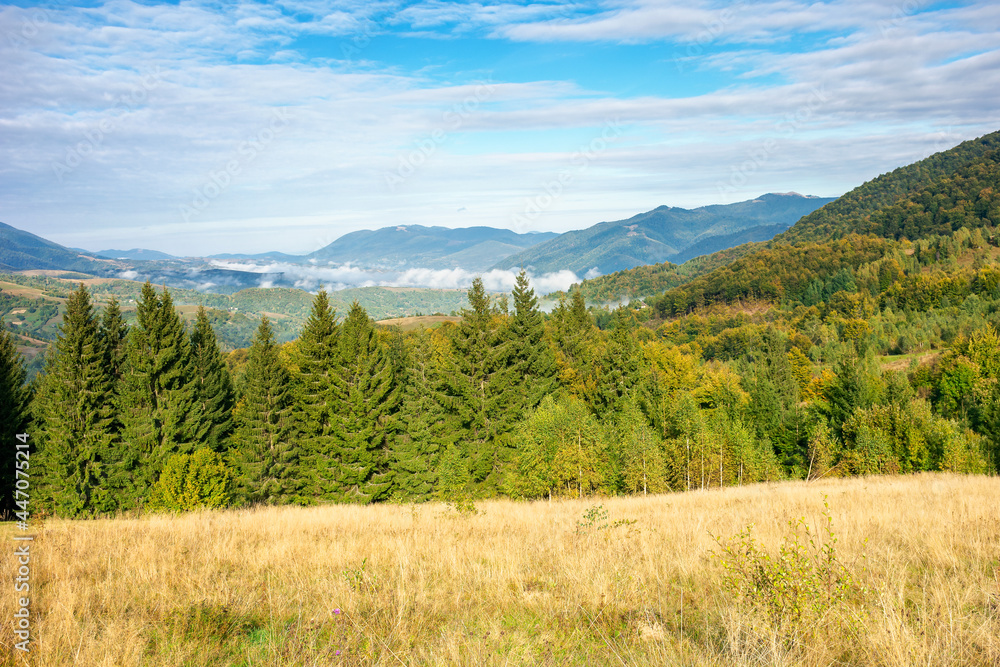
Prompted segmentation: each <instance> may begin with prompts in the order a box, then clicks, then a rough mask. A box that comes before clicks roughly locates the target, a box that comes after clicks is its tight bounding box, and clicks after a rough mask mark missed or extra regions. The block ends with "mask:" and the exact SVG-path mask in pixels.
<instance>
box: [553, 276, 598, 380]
mask: <svg viewBox="0 0 1000 667" xmlns="http://www.w3.org/2000/svg"><path fill="white" fill-rule="evenodd" d="M570 298H571V301H570V302H569V303H567V302H566V300H565V298H561V299H560V300H559V304H558V305H557V306H556V308H555V309H554V310H553V311H552V317H551V329H550V337H551V340H552V342H553V344H554V347H555V350H556V351H555V359H556V367H557V369H558V370H557V373H558V379H559V383H560V384H561V385H562V386H564V387H566V388H567V389H568V390H569V391H570V392H571V393H572V394H574V395H576V396H581V397H582V396H584V395H585V394H586V392H587V391H588V384H587V383H588V381H590V380H591V375H592V368H593V365H594V360H595V358H596V357H598V356H599V354H600V345H599V334H598V331H597V327H596V326H594V319H593V318H592V317H591V315H590V313H589V312H588V311H587V304H586V302H585V300H584V297H583V292H582V291H580V290H574V291H573V292H572V295H571V297H570Z"/></svg>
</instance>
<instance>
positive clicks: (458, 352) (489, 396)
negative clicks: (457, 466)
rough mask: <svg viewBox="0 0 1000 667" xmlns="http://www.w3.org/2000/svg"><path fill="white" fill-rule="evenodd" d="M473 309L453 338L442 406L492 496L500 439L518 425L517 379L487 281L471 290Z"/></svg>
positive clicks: (473, 473) (478, 479)
mask: <svg viewBox="0 0 1000 667" xmlns="http://www.w3.org/2000/svg"><path fill="white" fill-rule="evenodd" d="M468 299H469V305H470V306H471V307H470V308H467V309H464V310H463V311H462V322H461V323H460V324H459V325H458V327H456V328H455V331H454V334H453V336H452V338H451V343H452V354H451V355H449V356H448V357H447V360H448V365H447V367H446V368H445V369H444V373H443V375H442V379H443V391H442V397H441V404H442V405H444V406H446V407H447V409H448V410H449V412H450V413H451V414H452V415H453V416H454V417H455V420H456V422H457V426H458V428H459V429H460V433H461V435H460V438H459V446H460V448H461V450H462V454H463V457H464V458H465V459H466V460H467V461H469V472H470V474H471V476H472V479H473V481H475V482H476V483H483V482H486V480H487V478H490V479H491V481H490V482H488V483H487V484H486V487H487V489H486V492H487V493H489V492H491V491H492V489H493V488H494V487H495V486H497V485H498V484H499V481H500V480H499V479H498V477H497V476H498V475H499V474H501V467H502V460H501V459H502V452H501V450H500V447H499V445H500V443H499V442H498V439H499V438H500V437H501V436H503V435H504V434H505V433H507V432H508V431H510V429H511V428H513V426H514V424H515V423H516V422H517V410H516V407H515V406H516V398H515V396H516V389H515V385H516V378H515V376H514V371H513V366H511V365H510V360H511V357H512V351H513V343H512V341H511V340H510V338H509V337H508V332H507V327H506V326H504V323H503V317H502V316H500V315H496V314H495V313H493V311H492V309H491V308H490V298H489V296H488V295H487V294H486V290H485V289H484V287H483V281H482V280H481V279H480V278H476V279H475V280H473V282H472V287H471V288H470V289H469V295H468Z"/></svg>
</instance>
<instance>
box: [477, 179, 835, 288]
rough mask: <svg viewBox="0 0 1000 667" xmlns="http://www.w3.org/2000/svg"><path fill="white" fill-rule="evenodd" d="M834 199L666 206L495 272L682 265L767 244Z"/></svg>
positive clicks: (557, 243) (574, 235)
mask: <svg viewBox="0 0 1000 667" xmlns="http://www.w3.org/2000/svg"><path fill="white" fill-rule="evenodd" d="M834 199H835V198H834V197H814V196H807V195H800V194H798V193H794V192H791V193H784V194H777V193H769V194H765V195H761V196H760V197H758V198H756V199H750V200H747V201H743V202H737V203H734V204H714V205H711V206H702V207H700V208H695V209H685V208H679V207H671V206H660V207H658V208H655V209H653V210H652V211H648V212H646V213H640V214H639V215H636V216H633V217H631V218H628V219H627V220H616V221H613V222H602V223H598V224H596V225H594V226H592V227H588V228H587V229H581V230H577V231H571V232H566V233H565V234H561V235H560V236H558V237H557V238H555V239H552V240H551V241H547V242H546V243H541V244H538V245H536V246H534V247H532V248H530V249H528V250H525V251H522V252H519V253H517V254H514V255H511V256H509V257H506V258H504V259H502V260H500V261H499V262H497V263H496V264H495V265H494V267H493V268H496V269H515V268H518V267H524V268H526V269H529V270H531V271H534V272H535V273H548V272H551V271H559V270H562V269H569V270H570V271H573V272H574V273H577V274H580V275H582V274H585V273H587V272H588V271H590V270H592V269H596V270H597V271H598V272H599V273H602V274H607V273H612V272H615V271H622V270H625V269H631V268H634V267H637V266H643V265H646V264H658V263H661V262H673V263H681V262H684V261H687V260H688V259H691V258H693V257H697V256H698V255H703V254H707V253H711V252H715V251H718V250H723V249H725V248H730V247H733V246H735V245H740V244H742V243H748V242H752V241H767V240H769V239H771V238H772V237H773V236H774V235H775V234H778V233H780V232H782V231H784V230H786V229H788V228H789V227H791V226H792V225H793V224H795V223H796V222H797V221H798V220H799V219H800V218H802V217H803V216H804V215H807V214H809V213H812V212H813V211H815V210H816V209H818V208H820V207H821V206H823V205H825V204H828V203H829V202H832V201H834Z"/></svg>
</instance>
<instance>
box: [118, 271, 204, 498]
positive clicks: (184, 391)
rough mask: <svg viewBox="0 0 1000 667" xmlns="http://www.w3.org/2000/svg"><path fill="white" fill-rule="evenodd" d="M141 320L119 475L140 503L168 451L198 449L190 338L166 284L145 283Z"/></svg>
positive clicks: (131, 347)
mask: <svg viewBox="0 0 1000 667" xmlns="http://www.w3.org/2000/svg"><path fill="white" fill-rule="evenodd" d="M137 320H138V321H137V323H136V325H135V326H134V327H132V328H131V329H130V330H129V335H128V345H127V352H126V362H125V371H124V374H123V378H122V382H121V389H120V391H119V395H118V405H119V418H120V420H121V422H122V440H123V441H124V449H123V456H122V461H121V467H122V470H121V473H120V475H119V479H120V480H121V483H122V484H124V485H125V486H126V487H127V490H126V491H125V495H126V496H127V497H128V498H129V502H130V503H132V504H136V505H141V504H142V502H143V501H144V499H145V498H147V497H148V496H149V493H150V490H151V489H152V486H153V483H155V481H156V479H157V477H158V476H159V473H160V470H161V469H162V467H163V464H164V462H165V461H166V459H167V457H168V456H169V455H170V454H172V453H175V452H178V453H182V454H184V453H190V452H191V451H192V450H193V449H194V447H195V440H194V438H195V431H196V426H197V419H196V412H195V410H194V406H195V402H194V384H193V383H192V382H191V378H190V374H189V373H190V361H191V344H190V341H189V340H188V337H187V334H186V333H185V330H184V323H183V322H181V319H180V316H179V315H178V314H177V311H176V310H175V309H174V304H173V299H171V297H170V293H169V292H168V291H167V290H166V288H164V290H163V294H162V296H157V294H156V291H155V290H154V289H153V287H152V285H151V284H150V283H149V282H147V283H146V284H145V285H143V287H142V294H141V297H140V299H139V302H138V304H137Z"/></svg>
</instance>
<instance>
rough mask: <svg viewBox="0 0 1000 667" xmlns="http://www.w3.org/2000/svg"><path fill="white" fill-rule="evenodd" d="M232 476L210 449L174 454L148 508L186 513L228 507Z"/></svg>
mask: <svg viewBox="0 0 1000 667" xmlns="http://www.w3.org/2000/svg"><path fill="white" fill-rule="evenodd" d="M230 483H231V479H230V475H229V471H228V470H226V467H225V466H224V465H223V463H222V459H221V458H219V455H218V454H216V453H215V452H213V451H212V450H211V449H199V450H197V451H195V452H193V453H192V454H173V455H172V456H171V457H170V458H169V459H167V462H166V464H165V465H164V466H163V471H162V472H161V473H160V478H159V479H158V480H157V481H156V485H155V486H154V487H153V493H152V496H151V498H150V501H149V508H150V509H154V510H173V511H187V510H193V509H198V508H203V507H204V508H216V507H225V506H226V505H228V504H229V500H230V496H229V493H230Z"/></svg>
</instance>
